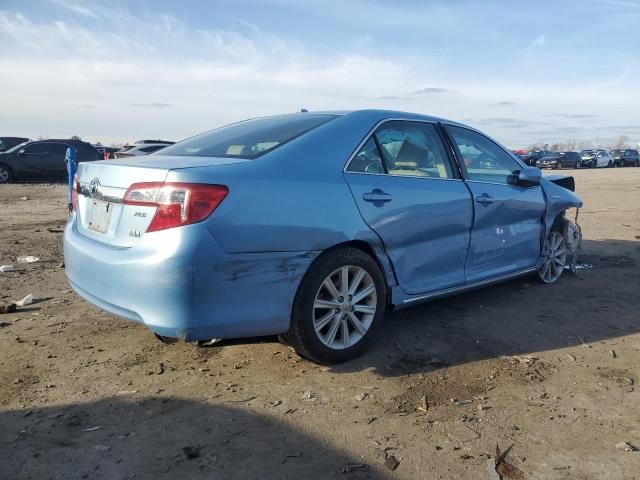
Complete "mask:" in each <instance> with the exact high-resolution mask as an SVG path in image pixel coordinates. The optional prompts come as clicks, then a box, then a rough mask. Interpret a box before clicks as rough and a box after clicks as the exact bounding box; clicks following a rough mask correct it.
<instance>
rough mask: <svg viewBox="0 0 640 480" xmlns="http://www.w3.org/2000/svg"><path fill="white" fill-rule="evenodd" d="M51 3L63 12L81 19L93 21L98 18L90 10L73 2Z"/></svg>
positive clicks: (58, 0)
mask: <svg viewBox="0 0 640 480" xmlns="http://www.w3.org/2000/svg"><path fill="white" fill-rule="evenodd" d="M51 2H52V3H54V4H55V5H57V6H59V7H61V8H63V9H65V10H68V11H69V12H72V13H75V14H77V15H81V16H83V17H88V18H93V19H94V20H97V19H98V18H100V17H99V16H98V14H96V13H95V12H94V11H93V10H91V9H90V8H87V7H86V6H83V5H79V4H77V3H74V2H69V1H67V0H51Z"/></svg>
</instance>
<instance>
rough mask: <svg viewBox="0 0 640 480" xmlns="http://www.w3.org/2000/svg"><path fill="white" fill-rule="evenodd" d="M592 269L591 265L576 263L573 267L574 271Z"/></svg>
mask: <svg viewBox="0 0 640 480" xmlns="http://www.w3.org/2000/svg"><path fill="white" fill-rule="evenodd" d="M592 268H593V265H591V264H590V263H578V264H576V266H575V269H576V270H591V269H592Z"/></svg>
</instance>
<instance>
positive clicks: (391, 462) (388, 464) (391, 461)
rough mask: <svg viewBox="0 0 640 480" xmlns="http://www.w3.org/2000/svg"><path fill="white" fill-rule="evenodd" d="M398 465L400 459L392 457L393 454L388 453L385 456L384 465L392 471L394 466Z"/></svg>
mask: <svg viewBox="0 0 640 480" xmlns="http://www.w3.org/2000/svg"><path fill="white" fill-rule="evenodd" d="M398 465H400V461H399V460H398V459H397V458H396V457H394V456H393V455H389V456H388V457H387V459H386V460H385V461H384V466H385V467H387V468H388V469H389V470H391V471H392V472H393V471H394V470H395V469H396V468H398Z"/></svg>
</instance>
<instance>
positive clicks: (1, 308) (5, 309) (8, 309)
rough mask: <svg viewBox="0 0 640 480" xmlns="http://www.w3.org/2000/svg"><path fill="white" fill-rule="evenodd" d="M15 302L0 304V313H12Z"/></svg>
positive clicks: (14, 309) (14, 308)
mask: <svg viewBox="0 0 640 480" xmlns="http://www.w3.org/2000/svg"><path fill="white" fill-rule="evenodd" d="M16 306H17V305H16V304H15V303H9V304H6V305H0V314H2V313H13V312H15V311H16Z"/></svg>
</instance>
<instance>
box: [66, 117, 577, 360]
mask: <svg viewBox="0 0 640 480" xmlns="http://www.w3.org/2000/svg"><path fill="white" fill-rule="evenodd" d="M75 185H76V187H75V191H74V203H73V204H74V211H73V213H72V215H71V217H70V220H69V222H68V224H67V226H66V228H65V242H64V252H65V259H66V261H65V271H66V275H67V278H68V281H69V284H70V285H71V286H72V288H73V289H74V290H75V291H76V292H77V293H78V294H79V295H81V296H82V297H83V298H85V299H87V300H88V301H89V302H91V303H93V304H94V305H96V306H98V307H99V308H102V309H104V310H106V311H109V312H111V313H113V314H115V315H118V316H121V317H123V318H126V319H128V320H131V321H135V322H139V323H143V324H145V325H147V326H148V327H149V328H150V329H151V330H152V331H153V332H155V333H156V334H157V335H159V336H161V337H169V338H180V339H183V340H198V341H201V340H202V341H204V340H211V339H221V338H232V337H248V336H257V335H272V334H285V335H294V334H297V333H296V332H300V331H302V330H301V329H303V328H307V327H304V326H301V325H300V323H299V322H303V321H309V322H311V321H312V320H308V318H311V317H313V318H314V320H313V322H314V326H313V327H309V328H310V331H309V332H307V334H305V335H303V336H304V337H305V338H310V337H309V335H316V334H318V335H320V337H318V341H319V342H321V344H322V345H324V346H323V347H322V348H329V349H331V348H333V349H334V350H336V351H338V350H344V351H350V349H352V347H353V345H355V344H356V343H357V342H358V341H360V340H361V339H362V338H365V337H367V335H369V333H368V330H367V329H369V328H370V327H371V326H372V325H374V324H375V323H376V322H379V321H380V318H381V315H382V314H383V311H384V309H385V308H386V307H388V306H392V307H403V306H407V305H412V304H415V303H417V302H420V301H425V300H429V299H432V298H437V297H440V296H445V295H451V294H453V293H457V292H460V291H464V290H469V289H472V288H477V287H481V286H486V285H490V284H493V283H497V282H500V281H504V280H509V279H511V278H515V277H518V276H520V275H525V274H531V273H534V272H536V270H537V271H538V272H539V273H540V272H544V274H545V275H543V277H544V278H543V281H546V282H547V283H552V282H553V281H555V280H556V279H557V278H558V277H559V274H558V271H560V272H561V270H562V269H564V266H565V258H568V260H569V262H568V263H567V264H572V265H574V266H575V261H576V258H577V252H578V250H579V248H580V239H581V232H580V227H579V225H578V224H577V215H576V217H575V219H574V220H572V219H570V218H569V217H568V216H566V215H565V212H566V211H567V210H568V209H571V208H576V209H579V208H580V207H581V206H582V202H581V201H580V199H579V198H578V197H577V196H576V195H575V194H574V193H573V190H574V189H575V185H574V182H573V179H572V178H571V177H560V176H549V177H542V176H541V172H540V170H539V169H537V168H534V167H527V166H526V165H524V163H523V162H522V161H521V160H520V159H519V158H517V157H515V156H514V155H513V154H512V153H511V152H510V151H509V150H507V149H506V148H504V147H502V146H501V145H500V144H498V143H497V142H495V141H494V140H492V139H490V138H489V137H487V136H485V135H484V134H482V133H481V132H479V131H477V130H475V129H473V128H470V127H467V126H465V125H462V124H459V123H456V122H451V121H447V120H443V119H438V118H434V117H429V116H424V115H418V114H410V113H405V112H389V111H382V110H362V111H355V112H321V113H299V114H293V115H281V116H274V117H265V118H260V119H253V120H248V121H245V122H239V123H237V124H233V125H231V126H227V127H222V128H221V129H218V130H214V131H211V132H207V133H205V134H202V135H199V136H196V137H193V138H191V139H188V140H185V141H184V142H179V143H177V144H175V145H173V146H170V147H167V148H166V149H163V150H161V151H159V152H157V153H154V154H151V155H148V156H145V157H143V158H138V159H136V158H133V159H118V160H117V161H106V162H93V163H92V164H90V165H89V164H81V165H80V166H79V169H78V174H77V179H76V182H75ZM553 232H556V233H553ZM558 232H560V233H558ZM336 262H337V263H336ZM340 262H346V263H342V264H341V263H340ZM558 269H560V270H558ZM550 272H552V273H553V275H551V273H550ZM313 282H316V284H314V283H313ZM351 283H353V284H351ZM309 285H313V286H312V287H310V286H309ZM310 288H311V289H315V290H314V291H307V290H308V289H310ZM302 302H307V303H306V304H303V303H302ZM305 316H306V317H305ZM305 318H307V320H305ZM293 327H295V329H293ZM292 329H293V330H292ZM373 330H375V329H373V328H371V331H373ZM328 337H332V338H328ZM336 342H338V344H339V345H337V346H336V345H335V343H336ZM350 342H355V343H353V345H351V344H350ZM334 347H335V348H334ZM308 348H309V347H305V349H306V350H305V351H306V352H308ZM358 348H359V347H358ZM355 350H357V348H356V349H355ZM355 350H354V351H355ZM325 353H326V352H325ZM309 355H310V356H311V354H309ZM314 358H328V359H331V358H334V357H331V356H328V357H322V356H321V355H320V354H316V355H315V356H314ZM341 358H342V357H341Z"/></svg>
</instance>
